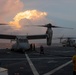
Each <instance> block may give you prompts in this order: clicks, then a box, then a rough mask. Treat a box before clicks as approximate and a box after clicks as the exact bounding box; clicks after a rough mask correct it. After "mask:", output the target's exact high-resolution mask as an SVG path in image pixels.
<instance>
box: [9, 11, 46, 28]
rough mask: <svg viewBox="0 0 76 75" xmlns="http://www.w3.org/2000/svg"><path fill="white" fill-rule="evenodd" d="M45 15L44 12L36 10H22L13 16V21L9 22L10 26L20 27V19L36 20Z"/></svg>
mask: <svg viewBox="0 0 76 75" xmlns="http://www.w3.org/2000/svg"><path fill="white" fill-rule="evenodd" d="M45 16H47V13H46V12H41V11H37V10H27V11H24V12H19V13H17V15H16V16H15V17H14V18H13V20H14V21H10V22H9V24H10V25H11V26H14V27H15V28H18V29H19V28H21V25H20V24H19V22H20V20H22V19H28V20H34V21H35V20H38V19H41V18H43V17H45Z"/></svg>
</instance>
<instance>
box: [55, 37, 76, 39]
mask: <svg viewBox="0 0 76 75" xmlns="http://www.w3.org/2000/svg"><path fill="white" fill-rule="evenodd" d="M54 39H76V37H56V38H54Z"/></svg>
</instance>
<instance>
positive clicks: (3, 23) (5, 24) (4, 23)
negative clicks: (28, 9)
mask: <svg viewBox="0 0 76 75" xmlns="http://www.w3.org/2000/svg"><path fill="white" fill-rule="evenodd" d="M0 25H8V24H7V23H0Z"/></svg>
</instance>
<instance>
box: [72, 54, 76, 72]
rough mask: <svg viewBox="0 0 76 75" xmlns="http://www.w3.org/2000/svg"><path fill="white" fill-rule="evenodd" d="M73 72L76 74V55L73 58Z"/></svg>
mask: <svg viewBox="0 0 76 75" xmlns="http://www.w3.org/2000/svg"><path fill="white" fill-rule="evenodd" d="M72 60H73V70H74V71H75V72H76V55H74V56H73V58H72Z"/></svg>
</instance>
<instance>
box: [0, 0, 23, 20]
mask: <svg viewBox="0 0 76 75" xmlns="http://www.w3.org/2000/svg"><path fill="white" fill-rule="evenodd" d="M22 9H23V3H22V2H21V1H20V0H0V17H1V18H2V19H3V20H4V19H5V18H10V17H11V16H13V15H15V14H16V13H17V12H19V11H21V10H22ZM0 21H1V20H0Z"/></svg>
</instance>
